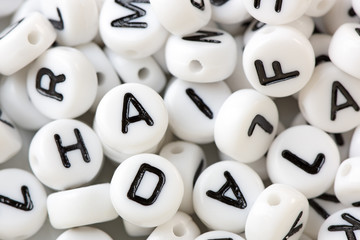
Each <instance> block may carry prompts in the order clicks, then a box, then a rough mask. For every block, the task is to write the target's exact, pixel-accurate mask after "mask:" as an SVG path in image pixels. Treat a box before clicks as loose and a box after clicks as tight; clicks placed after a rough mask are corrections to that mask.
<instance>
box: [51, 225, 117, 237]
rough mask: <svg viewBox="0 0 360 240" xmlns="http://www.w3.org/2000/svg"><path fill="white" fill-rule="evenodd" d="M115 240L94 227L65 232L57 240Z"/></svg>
mask: <svg viewBox="0 0 360 240" xmlns="http://www.w3.org/2000/svg"><path fill="white" fill-rule="evenodd" d="M81 239H87V240H113V239H112V238H111V237H110V236H109V235H108V234H107V233H105V232H104V231H101V230H100V229H97V228H94V227H79V228H72V229H69V230H67V231H65V232H63V233H62V234H61V235H60V236H59V237H58V238H56V240H81Z"/></svg>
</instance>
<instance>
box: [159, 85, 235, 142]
mask: <svg viewBox="0 0 360 240" xmlns="http://www.w3.org/2000/svg"><path fill="white" fill-rule="evenodd" d="M230 95H231V91H230V89H229V87H228V86H227V85H226V84H225V83H224V82H222V81H221V82H215V83H192V82H187V81H183V80H181V79H175V80H174V81H173V82H172V83H171V84H170V85H169V86H168V88H167V89H166V91H165V96H164V102H165V105H166V108H167V110H168V113H169V126H170V128H171V131H172V132H173V133H174V134H175V135H176V136H178V137H179V138H180V139H183V140H185V141H190V142H194V143H200V144H204V143H210V142H213V141H214V125H215V120H216V118H217V116H218V113H219V110H220V107H221V106H222V104H223V103H224V102H225V100H226V99H227V98H228V97H229V96H230ZM214 96H216V97H214Z"/></svg>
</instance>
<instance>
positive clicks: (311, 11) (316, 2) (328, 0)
mask: <svg viewBox="0 0 360 240" xmlns="http://www.w3.org/2000/svg"><path fill="white" fill-rule="evenodd" d="M335 3H336V0H312V1H311V3H310V6H309V7H308V9H307V10H306V12H305V14H306V15H308V16H311V17H321V16H324V15H325V14H326V13H327V12H328V11H330V9H331V8H332V7H333V6H334V5H335Z"/></svg>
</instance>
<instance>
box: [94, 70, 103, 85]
mask: <svg viewBox="0 0 360 240" xmlns="http://www.w3.org/2000/svg"><path fill="white" fill-rule="evenodd" d="M96 77H97V81H98V85H99V86H100V85H102V84H103V83H104V78H105V76H104V74H103V73H102V72H96Z"/></svg>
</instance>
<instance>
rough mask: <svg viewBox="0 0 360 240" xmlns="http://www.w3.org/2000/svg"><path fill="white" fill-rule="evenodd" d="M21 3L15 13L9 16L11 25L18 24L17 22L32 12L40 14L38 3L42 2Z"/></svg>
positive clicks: (38, 0) (34, 0) (33, 0)
mask: <svg viewBox="0 0 360 240" xmlns="http://www.w3.org/2000/svg"><path fill="white" fill-rule="evenodd" d="M4 1H7V0H4ZM21 1H22V2H23V3H22V4H21V5H20V6H18V7H17V9H16V11H15V12H14V13H13V14H12V15H11V23H14V22H18V21H19V20H21V19H23V18H25V17H27V16H28V15H30V14H31V13H33V12H41V4H40V1H42V0H31V1H23V0H21ZM14 2H16V1H14Z"/></svg>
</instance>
